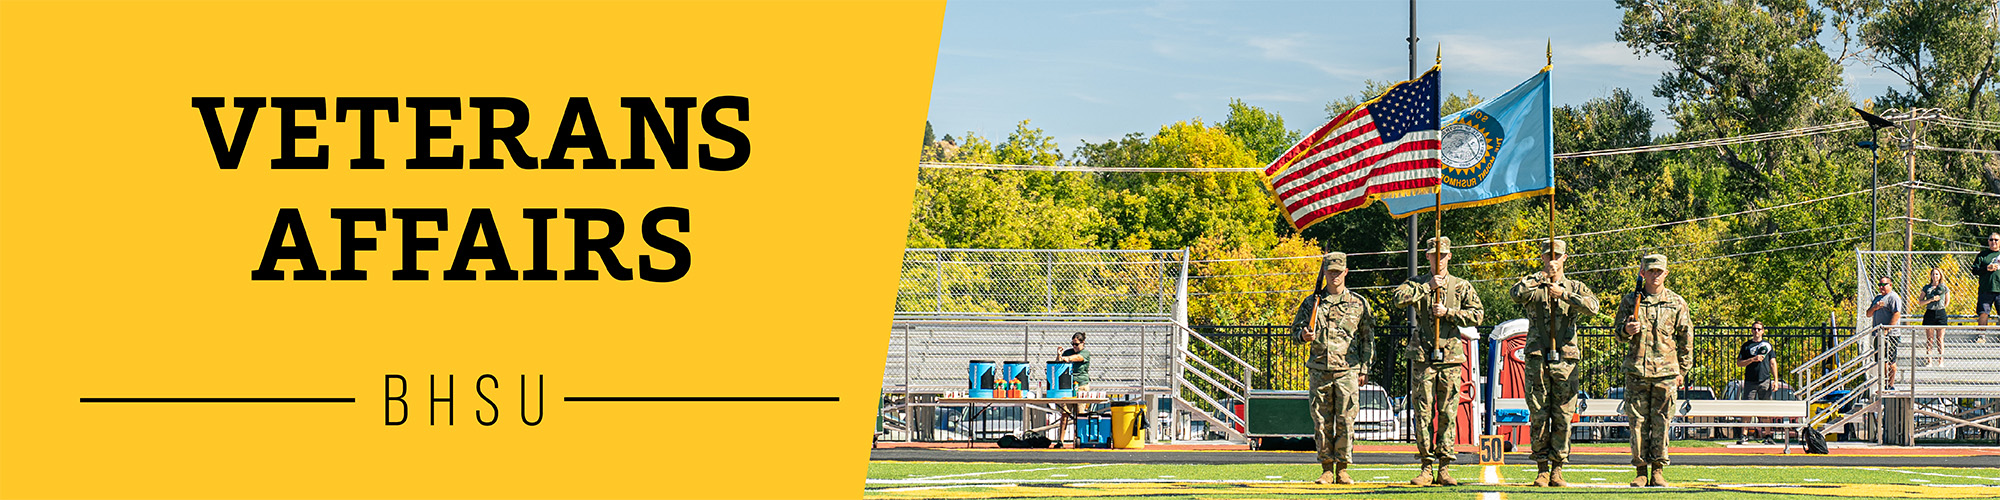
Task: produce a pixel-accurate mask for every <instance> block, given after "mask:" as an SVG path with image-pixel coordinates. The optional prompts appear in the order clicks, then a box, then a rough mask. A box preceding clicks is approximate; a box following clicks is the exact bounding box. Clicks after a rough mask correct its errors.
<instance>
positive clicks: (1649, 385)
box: [1625, 374, 1677, 467]
mask: <svg viewBox="0 0 2000 500" xmlns="http://www.w3.org/2000/svg"><path fill="white" fill-rule="evenodd" d="M1676 390H1677V388H1676V387H1675V386H1674V377H1673V376H1666V377H1640V376H1636V375H1631V374H1627V375H1625V418H1626V419H1627V421H1629V422H1630V423H1631V426H1632V465H1633V466H1634V467H1643V466H1649V465H1650V466H1666V465H1667V425H1668V423H1669V422H1671V421H1672V420H1673V417H1674V392H1675V391H1676Z"/></svg>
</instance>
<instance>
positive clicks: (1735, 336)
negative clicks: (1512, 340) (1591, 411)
mask: <svg viewBox="0 0 2000 500" xmlns="http://www.w3.org/2000/svg"><path fill="white" fill-rule="evenodd" d="M1492 329H1493V327H1491V326H1482V327H1479V331H1480V341H1479V353H1480V354H1479V356H1480V358H1481V359H1482V360H1484V358H1486V357H1487V356H1488V353H1491V352H1493V351H1492V349H1491V348H1492V343H1493V340H1492V338H1491V337H1492ZM1194 330H1195V331H1197V332H1200V333H1201V334H1202V335H1204V336H1207V337H1208V338H1209V340H1212V341H1214V342H1215V343H1216V344H1217V345H1219V346H1221V347H1222V348H1224V349H1226V350H1228V351H1230V352H1231V353H1233V354H1235V355H1236V356H1237V357H1240V358H1243V360H1244V361H1247V362H1249V363H1250V364H1251V366H1254V367H1256V368H1257V369H1258V370H1259V371H1260V373H1257V374H1255V375H1252V376H1251V379H1252V380H1251V382H1250V384H1251V387H1252V388H1255V389H1277V390H1305V388H1306V375H1305V358H1306V355H1307V347H1306V344H1305V343H1304V342H1299V341H1296V340H1293V339H1292V337H1291V333H1290V327H1288V326H1284V325H1208V326H1196V327H1194ZM1411 330H1412V329H1411V327H1410V326H1408V325H1396V326H1389V327H1382V328H1377V329H1376V330H1375V362H1374V365H1373V366H1370V367H1369V369H1368V380H1369V382H1370V383H1373V384H1376V385H1380V386H1382V388H1383V389H1384V390H1387V391H1388V392H1389V394H1391V395H1393V396H1399V397H1400V396H1404V395H1407V394H1409V359H1410V357H1409V356H1407V355H1406V354H1405V351H1404V347H1405V346H1406V345H1408V340H1409V337H1410V332H1411ZM1852 333H1853V328H1851V327H1844V326H1792V327H1785V326H1772V327H1768V328H1766V332H1765V334H1764V337H1765V339H1766V340H1769V341H1770V342H1771V344H1772V346H1773V347H1775V348H1776V349H1775V350H1774V352H1775V356H1774V357H1775V358H1776V359H1775V361H1776V363H1775V365H1776V366H1775V368H1776V370H1775V373H1773V374H1772V375H1773V376H1775V377H1778V379H1779V380H1780V381H1783V382H1785V383H1787V384H1790V385H1793V386H1795V387H1796V386H1797V384H1796V381H1795V380H1793V379H1792V377H1791V370H1792V368H1794V367H1797V366H1798V365H1799V364H1800V363H1803V362H1804V361H1805V360H1806V359H1807V358H1810V357H1812V356H1814V355H1816V354H1819V353H1820V352H1822V351H1824V350H1826V349H1827V348H1829V347H1832V346H1833V344H1834V343H1836V342H1839V341H1840V339H1842V338H1845V337H1846V336H1848V335H1851V334H1852ZM1750 336H1751V335H1750V327H1748V326H1700V327H1696V328H1695V345H1694V373H1693V374H1692V376H1691V377H1689V380H1690V382H1688V383H1687V384H1686V385H1688V386H1690V387H1709V388H1712V389H1714V391H1715V395H1716V397H1717V398H1722V397H1725V394H1724V388H1725V387H1727V386H1728V385H1729V382H1730V381H1736V380H1741V379H1742V377H1743V369H1742V368H1739V367H1737V366H1736V355H1737V352H1738V351H1739V350H1740V349H1741V348H1742V346H1743V343H1744V342H1745V341H1747V340H1748V339H1749V338H1750ZM1579 337H1580V338H1579V339H1578V341H1577V346H1578V347H1579V348H1581V349H1582V351H1583V356H1582V359H1583V363H1582V365H1581V366H1579V367H1578V368H1577V377H1578V385H1579V388H1581V389H1582V390H1583V391H1584V392H1586V393H1588V394H1589V395H1590V396H1591V397H1599V398H1601V397H1605V394H1606V392H1607V391H1608V390H1609V389H1611V388H1613V387H1623V386H1624V384H1625V379H1624V376H1625V375H1624V373H1625V372H1624V356H1625V351H1626V348H1625V346H1624V345H1622V344H1621V343H1620V342H1619V341H1618V339H1617V337H1616V336H1614V334H1613V333H1612V331H1611V327H1608V326H1587V327H1583V328H1582V332H1581V333H1580V334H1579ZM1203 351H1204V350H1202V349H1198V350H1196V354H1197V355H1201V356H1203V357H1205V358H1206V357H1209V356H1213V355H1214V354H1213V353H1206V352H1203ZM1209 361H1210V362H1211V363H1218V366H1221V365H1220V364H1219V362H1220V360H1219V359H1210V360H1209ZM1480 366H1481V367H1482V368H1481V369H1484V368H1483V367H1484V366H1485V364H1484V362H1482V363H1481V364H1480Z"/></svg>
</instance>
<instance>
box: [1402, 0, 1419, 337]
mask: <svg viewBox="0 0 2000 500" xmlns="http://www.w3.org/2000/svg"><path fill="white" fill-rule="evenodd" d="M1406 40H1408V41H1409V42H1410V79H1411V80H1415V79H1417V78H1418V77H1421V76H1423V74H1422V73H1420V72H1418V69H1417V0H1410V37H1409V38H1407V39H1406ZM1408 234H1409V243H1410V247H1409V254H1408V257H1409V267H1410V276H1417V260H1418V259H1417V217H1410V220H1409V233H1408ZM1406 312H1407V313H1408V314H1409V318H1410V330H1411V331H1415V330H1416V329H1417V308H1416V306H1411V307H1410V309H1409V310H1408V311H1406Z"/></svg>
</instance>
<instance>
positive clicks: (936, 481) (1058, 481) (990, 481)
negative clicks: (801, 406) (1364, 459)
mask: <svg viewBox="0 0 2000 500" xmlns="http://www.w3.org/2000/svg"><path fill="white" fill-rule="evenodd" d="M1306 482H1310V481H1272V480H1266V479H870V480H868V484H879V485H892V484H966V485H990V484H1010V483H1020V484H1102V483H1204V484H1211V483H1212V484H1283V483H1306ZM1385 484H1387V483H1385Z"/></svg>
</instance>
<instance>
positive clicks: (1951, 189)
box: [1883, 181, 2000, 198]
mask: <svg viewBox="0 0 2000 500" xmlns="http://www.w3.org/2000/svg"><path fill="white" fill-rule="evenodd" d="M1904 184H1910V187H1914V188H1917V189H1926V190H1931V191H1944V192H1947V193H1958V194H1969V195H1974V196H1985V197H1988V198H2000V194H1993V193H1988V192H1985V191H1973V190H1970V189H1966V188H1962V187H1955V186H1946V185H1943V184H1932V183H1928V182H1924V181H1903V182H1899V183H1896V184H1894V185H1897V186H1900V185H1904ZM1883 187H1889V186H1883Z"/></svg>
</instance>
